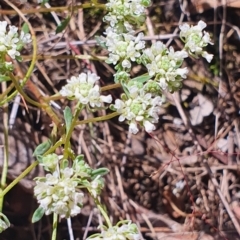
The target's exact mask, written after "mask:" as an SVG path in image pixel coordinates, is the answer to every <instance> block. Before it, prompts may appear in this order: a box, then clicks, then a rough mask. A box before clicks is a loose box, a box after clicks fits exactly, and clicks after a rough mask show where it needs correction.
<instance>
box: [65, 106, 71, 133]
mask: <svg viewBox="0 0 240 240" xmlns="http://www.w3.org/2000/svg"><path fill="white" fill-rule="evenodd" d="M63 114H64V119H65V123H66V134H67V133H68V131H69V129H70V127H71V123H72V118H73V115H72V111H71V109H70V107H68V106H67V107H66V108H65V109H64V111H63Z"/></svg>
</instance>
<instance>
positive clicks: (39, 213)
mask: <svg viewBox="0 0 240 240" xmlns="http://www.w3.org/2000/svg"><path fill="white" fill-rule="evenodd" d="M44 213H45V210H44V209H43V208H42V207H38V208H37V209H36V210H35V212H34V213H33V216H32V223H35V222H38V221H39V220H40V219H41V218H42V217H43V215H44Z"/></svg>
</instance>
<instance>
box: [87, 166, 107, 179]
mask: <svg viewBox="0 0 240 240" xmlns="http://www.w3.org/2000/svg"><path fill="white" fill-rule="evenodd" d="M108 173H109V169H108V168H98V169H95V170H93V171H92V174H91V177H92V179H94V178H95V177H97V176H99V175H100V176H101V177H102V176H104V175H106V174H108Z"/></svg>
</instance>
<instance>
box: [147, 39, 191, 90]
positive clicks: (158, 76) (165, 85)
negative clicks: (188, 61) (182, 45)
mask: <svg viewBox="0 0 240 240" xmlns="http://www.w3.org/2000/svg"><path fill="white" fill-rule="evenodd" d="M186 57H188V54H187V52H186V51H185V50H182V51H176V52H174V49H173V47H170V48H169V49H168V48H167V47H166V46H165V45H164V44H163V43H162V42H160V41H158V42H156V43H154V44H152V46H151V48H148V49H145V50H144V51H143V55H142V62H143V63H144V65H145V66H146V67H147V69H148V73H149V76H151V77H154V80H155V81H156V82H158V83H159V86H160V87H161V89H162V90H168V91H170V92H172V91H174V90H176V89H179V88H180V87H181V81H182V78H186V74H187V73H188V69H187V68H186V67H185V68H180V66H181V65H182V63H183V60H184V58H186Z"/></svg>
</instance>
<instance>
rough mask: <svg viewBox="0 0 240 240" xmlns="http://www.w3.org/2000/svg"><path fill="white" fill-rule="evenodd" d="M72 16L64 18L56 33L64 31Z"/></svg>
mask: <svg viewBox="0 0 240 240" xmlns="http://www.w3.org/2000/svg"><path fill="white" fill-rule="evenodd" d="M70 19H71V18H70V16H68V17H67V18H66V19H64V20H63V21H62V22H61V23H60V25H58V26H57V29H56V33H60V32H62V31H63V30H64V29H65V28H66V27H67V25H68V23H69V22H70Z"/></svg>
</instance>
